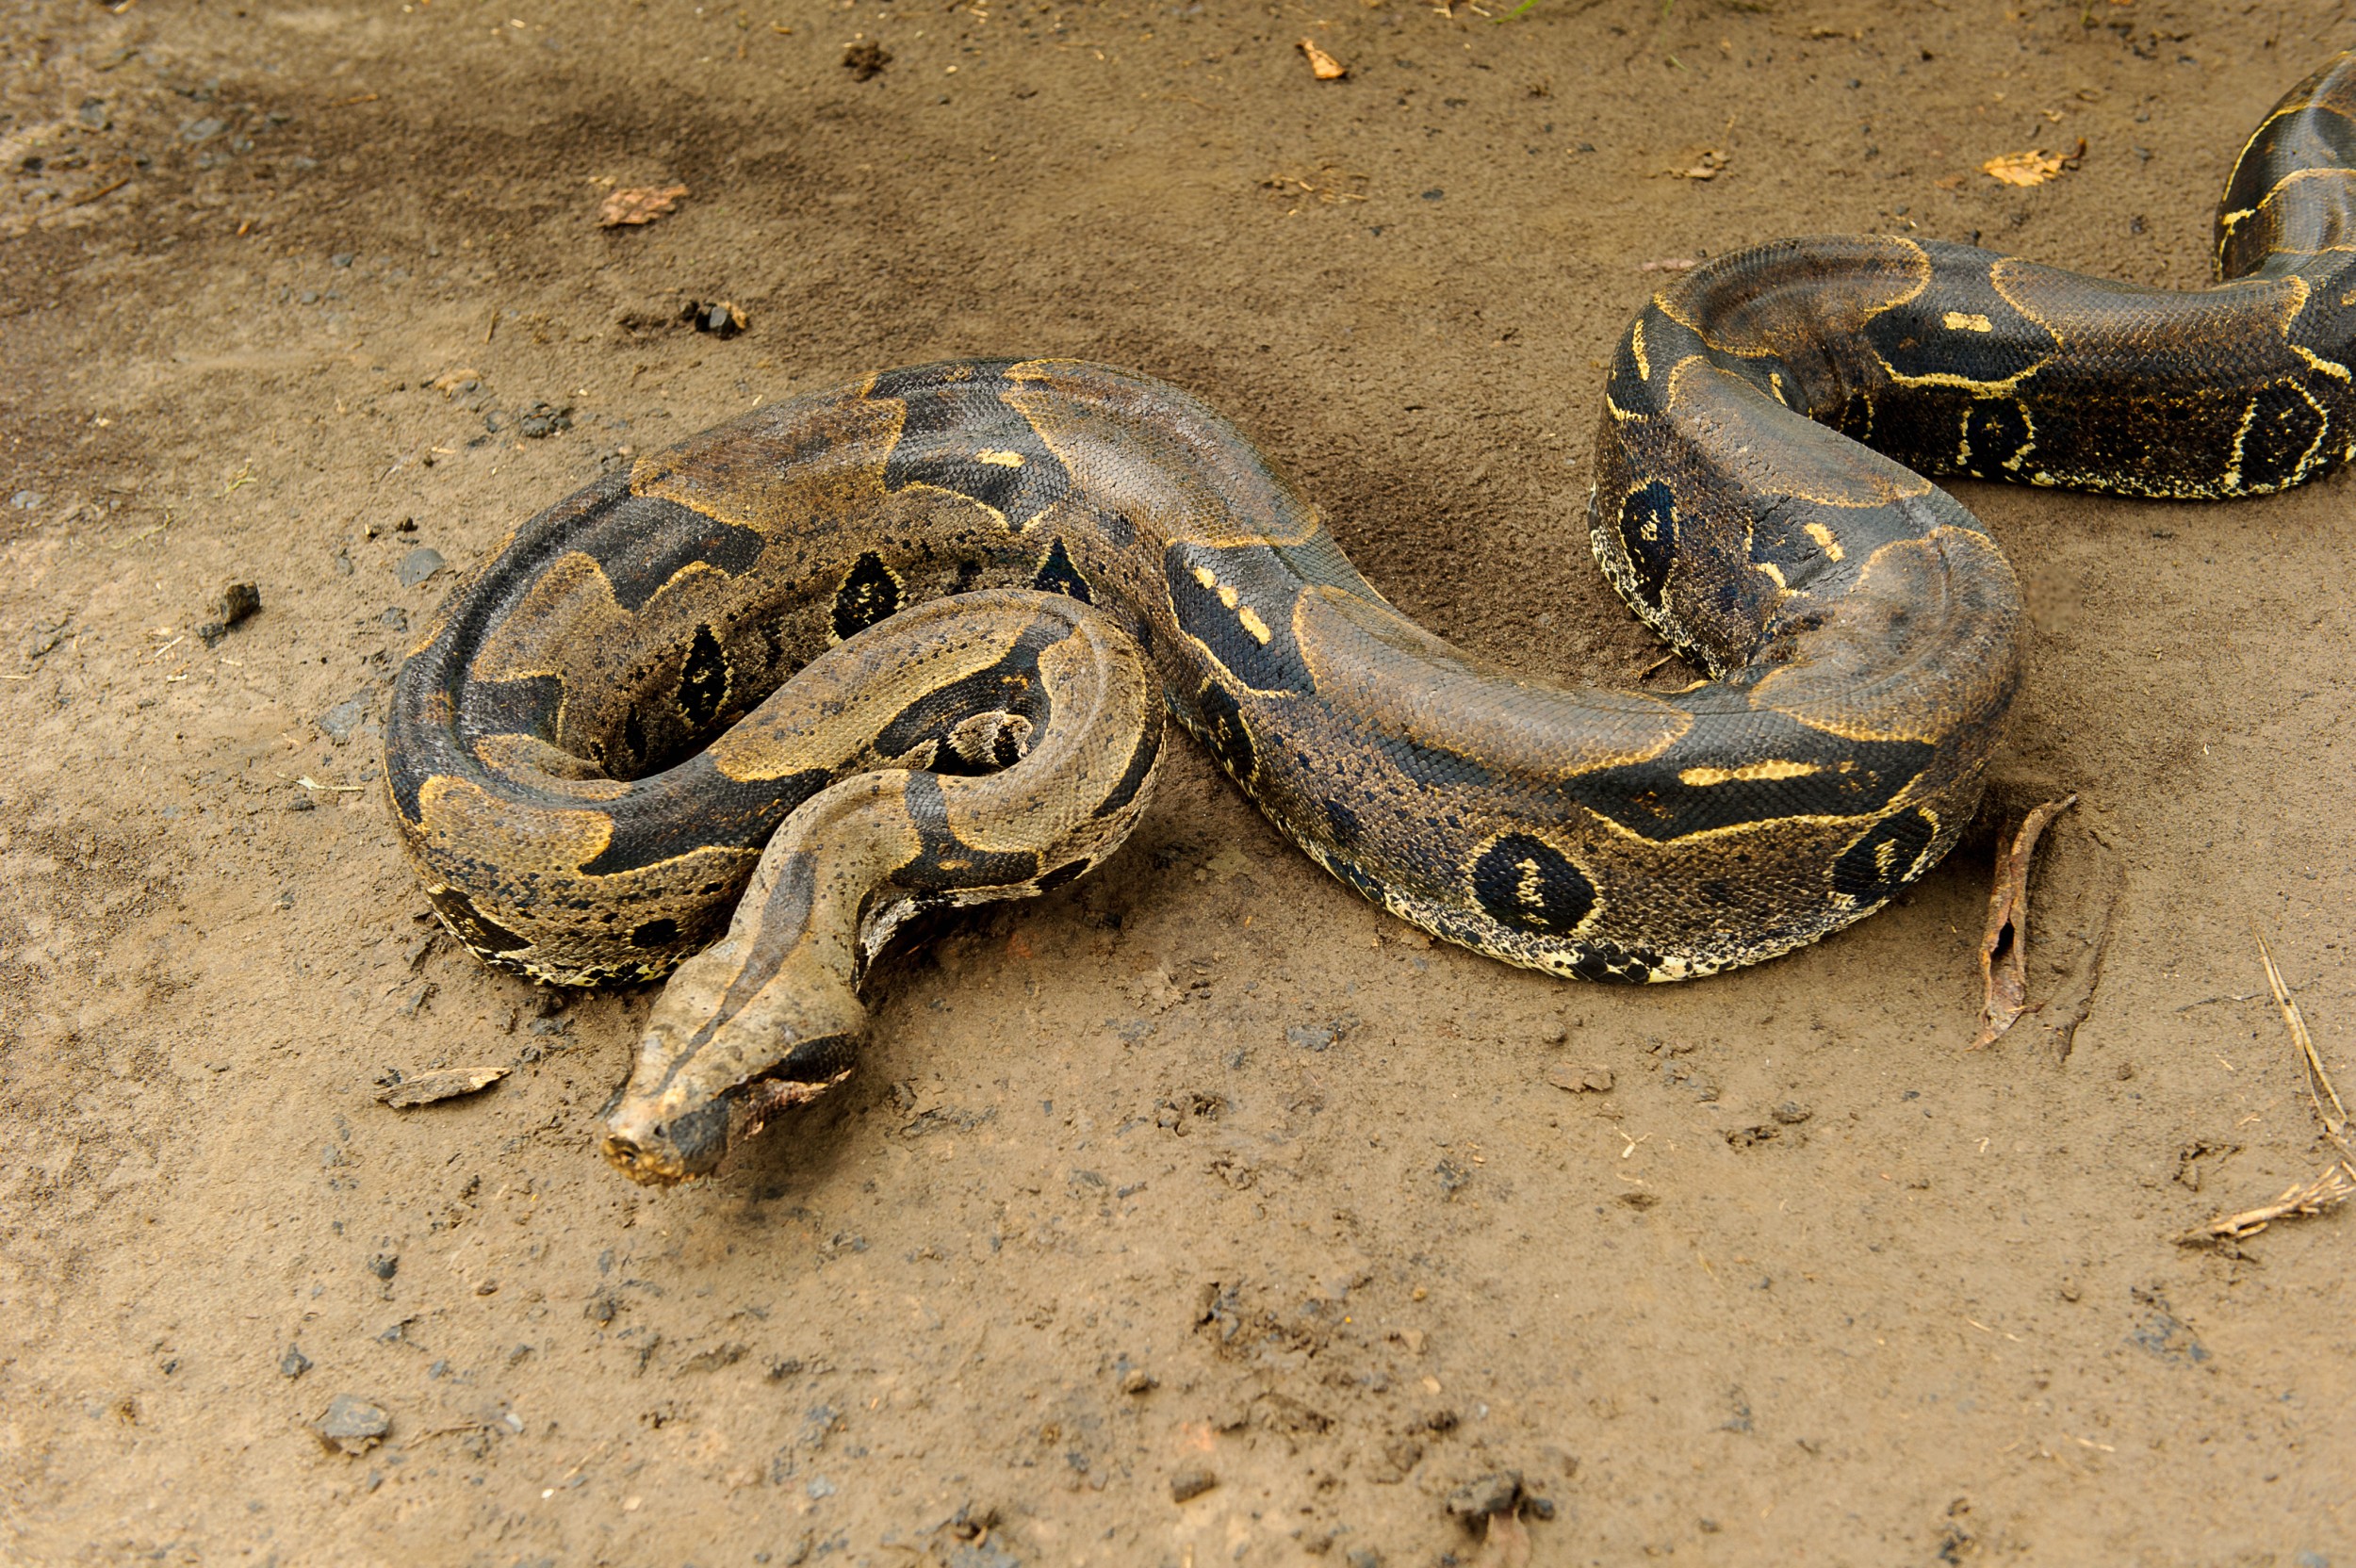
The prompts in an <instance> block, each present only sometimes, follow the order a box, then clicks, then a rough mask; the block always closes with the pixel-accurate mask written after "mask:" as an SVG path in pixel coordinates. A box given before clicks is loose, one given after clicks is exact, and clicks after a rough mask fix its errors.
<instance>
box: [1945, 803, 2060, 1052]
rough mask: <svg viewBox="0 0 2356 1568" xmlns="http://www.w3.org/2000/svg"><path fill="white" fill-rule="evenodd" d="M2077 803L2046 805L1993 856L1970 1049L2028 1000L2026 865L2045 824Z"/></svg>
mask: <svg viewBox="0 0 2356 1568" xmlns="http://www.w3.org/2000/svg"><path fill="white" fill-rule="evenodd" d="M2077 803H2078V797H2077V796H2076V795H2068V796H2065V797H2064V798H2062V799H2060V800H2049V801H2047V802H2046V803H2045V804H2044V805H2042V806H2039V807H2037V808H2036V809H2033V810H2031V811H2030V812H2029V814H2028V815H2027V816H2026V817H2023V818H2022V819H2021V830H2020V831H2019V832H2018V833H2015V834H2014V835H2013V839H2012V847H2011V848H2009V849H2004V850H2000V851H1999V853H1998V855H1997V857H1996V886H1995V889H1994V890H1992V891H1990V892H1989V894H1988V929H1987V930H1986V931H1985V932H1983V933H1982V934H1981V937H1980V978H1981V981H1982V983H1983V985H1984V986H1985V993H1984V998H1983V1000H1982V1001H1981V1003H1980V1032H1979V1033H1978V1034H1977V1035H1975V1036H1974V1037H1972V1044H1971V1045H1970V1047H1969V1048H1968V1049H1970V1050H1972V1051H1977V1050H1979V1049H1980V1047H1982V1046H1984V1045H1991V1044H1993V1043H1995V1041H1996V1040H1997V1039H1998V1038H2000V1037H2002V1036H2003V1035H2004V1031H2005V1030H2007V1029H2009V1028H2011V1027H2012V1026H2013V1022H2014V1021H2015V1020H2017V1019H2019V1018H2020V1017H2021V1014H2022V1013H2023V1012H2025V1011H2027V1010H2028V1009H2027V1001H2028V995H2029V971H2028V963H2029V862H2030V860H2031V858H2033V857H2034V856H2035V855H2036V854H2037V838H2038V836H2039V835H2040V834H2042V833H2043V832H2044V831H2045V825H2046V824H2048V823H2050V822H2052V821H2053V819H2054V818H2055V817H2058V816H2060V815H2061V814H2062V813H2063V812H2064V811H2067V810H2069V809H2070V808H2071V807H2072V806H2075V805H2076V804H2077Z"/></svg>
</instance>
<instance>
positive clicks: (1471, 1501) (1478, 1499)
mask: <svg viewBox="0 0 2356 1568" xmlns="http://www.w3.org/2000/svg"><path fill="white" fill-rule="evenodd" d="M1521 1497H1522V1473H1521V1472H1520V1471H1518V1470H1499V1471H1497V1473H1496V1474H1494V1475H1489V1476H1483V1477H1481V1478H1480V1479H1478V1480H1471V1481H1466V1482H1465V1483H1464V1485H1462V1486H1460V1487H1458V1488H1457V1489H1456V1490H1455V1491H1453V1492H1451V1493H1449V1494H1448V1511H1449V1512H1450V1513H1453V1514H1454V1515H1456V1517H1458V1518H1459V1519H1463V1520H1464V1521H1466V1522H1467V1523H1469V1522H1471V1521H1473V1520H1476V1519H1486V1518H1487V1517H1489V1515H1491V1514H1493V1513H1508V1512H1511V1511H1513V1505H1514V1504H1515V1503H1517V1502H1519V1501H1521Z"/></svg>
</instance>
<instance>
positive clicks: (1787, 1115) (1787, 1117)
mask: <svg viewBox="0 0 2356 1568" xmlns="http://www.w3.org/2000/svg"><path fill="white" fill-rule="evenodd" d="M1772 1114H1773V1115H1774V1117H1775V1119H1776V1120H1777V1121H1780V1122H1782V1123H1783V1124H1784V1125H1785V1126H1786V1127H1797V1126H1798V1125H1799V1124H1800V1123H1801V1122H1803V1121H1806V1120H1807V1119H1808V1118H1809V1117H1811V1116H1814V1115H1815V1114H1816V1113H1815V1112H1814V1111H1811V1110H1809V1109H1808V1107H1807V1106H1806V1105H1803V1104H1801V1103H1799V1102H1798V1101H1796V1100H1787V1101H1785V1102H1784V1103H1782V1104H1780V1105H1778V1106H1776V1107H1775V1110H1774V1112H1773V1113H1772Z"/></svg>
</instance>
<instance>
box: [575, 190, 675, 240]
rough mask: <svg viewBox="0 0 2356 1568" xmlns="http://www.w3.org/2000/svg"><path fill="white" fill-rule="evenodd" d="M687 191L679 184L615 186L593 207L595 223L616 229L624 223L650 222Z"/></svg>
mask: <svg viewBox="0 0 2356 1568" xmlns="http://www.w3.org/2000/svg"><path fill="white" fill-rule="evenodd" d="M686 194H687V188H686V187H685V186H683V185H660V186H657V185H641V186H632V187H630V188H629V189H628V190H617V191H614V193H613V194H612V195H610V196H608V197H607V198H606V199H605V200H604V201H603V202H602V203H600V204H598V207H597V226H598V227H599V228H601V229H618V228H620V227H622V226H623V225H624V224H637V223H651V222H653V221H655V220H656V219H658V218H660V217H662V216H663V214H664V213H667V212H669V211H670V210H671V209H672V208H674V207H676V206H678V205H679V198H680V197H682V196H684V195H686Z"/></svg>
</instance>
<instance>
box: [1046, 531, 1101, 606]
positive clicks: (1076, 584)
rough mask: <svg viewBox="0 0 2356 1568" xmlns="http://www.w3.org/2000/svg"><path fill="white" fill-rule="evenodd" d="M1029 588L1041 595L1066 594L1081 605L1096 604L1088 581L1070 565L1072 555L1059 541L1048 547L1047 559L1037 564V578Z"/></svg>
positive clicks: (1078, 570) (1076, 568)
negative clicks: (1034, 589) (1036, 590)
mask: <svg viewBox="0 0 2356 1568" xmlns="http://www.w3.org/2000/svg"><path fill="white" fill-rule="evenodd" d="M1031 586H1032V587H1034V588H1036V589H1038V590H1039V592H1040V593H1042V594H1068V595H1070V596H1072V597H1073V598H1075V599H1078V600H1079V601H1080V602H1081V603H1082V604H1094V603H1095V602H1096V596H1095V595H1094V594H1093V593H1091V592H1090V591H1089V589H1088V579H1086V578H1084V577H1082V576H1081V575H1080V569H1079V568H1078V567H1076V566H1074V565H1073V564H1072V554H1071V552H1070V551H1068V550H1066V549H1065V548H1064V547H1063V541H1062V540H1061V539H1058V540H1056V541H1055V543H1054V544H1053V545H1051V546H1049V547H1048V549H1047V559H1046V560H1044V561H1042V562H1040V563H1039V576H1037V577H1035V578H1033V579H1032V580H1031Z"/></svg>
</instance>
